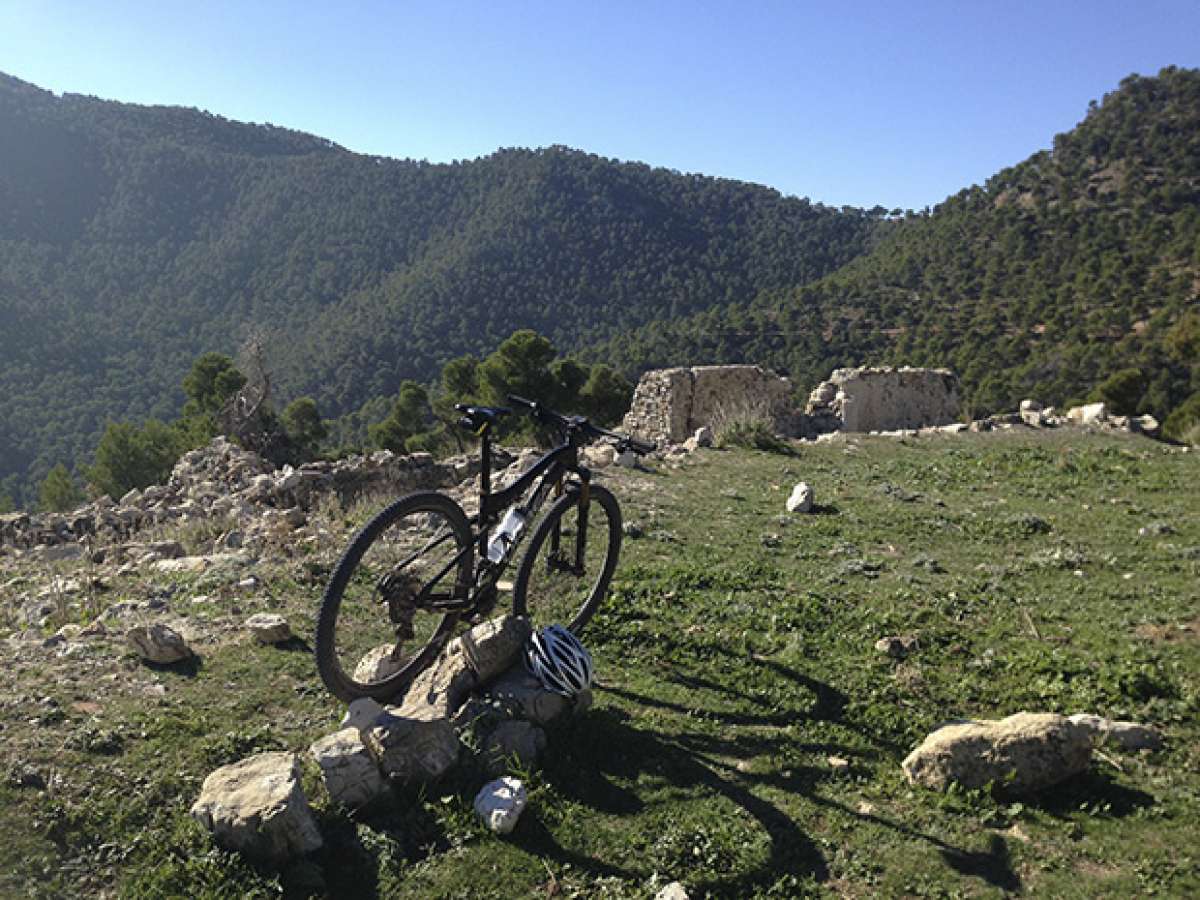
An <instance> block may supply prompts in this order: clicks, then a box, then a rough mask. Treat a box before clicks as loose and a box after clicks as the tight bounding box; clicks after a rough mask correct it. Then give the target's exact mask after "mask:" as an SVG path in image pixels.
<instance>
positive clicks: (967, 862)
mask: <svg viewBox="0 0 1200 900" xmlns="http://www.w3.org/2000/svg"><path fill="white" fill-rule="evenodd" d="M721 652H727V653H729V654H730V655H735V654H734V651H721ZM748 662H749V663H750V664H751V665H757V666H765V667H767V668H769V669H771V670H772V671H773V672H774V673H775V674H777V675H779V676H781V677H783V678H786V679H788V680H789V681H791V682H793V683H794V684H797V685H800V686H801V687H803V688H804V689H805V690H806V692H807V693H809V694H810V695H811V696H812V702H811V704H808V705H805V704H804V703H803V702H800V703H798V704H797V705H796V708H792V709H785V710H781V709H779V708H778V703H775V704H773V705H772V707H771V708H769V709H767V710H765V711H763V712H761V713H755V712H750V711H747V707H750V708H751V709H752V708H753V706H754V705H755V704H762V703H763V701H761V700H760V699H758V698H756V697H754V696H752V695H750V694H748V693H746V692H744V691H742V690H739V689H738V688H736V687H732V686H730V685H728V684H719V683H716V682H714V681H712V680H711V679H709V678H707V677H705V676H703V675H700V674H697V673H694V672H683V673H680V672H675V673H672V674H671V675H669V676H668V679H669V680H670V681H671V682H673V683H676V684H679V685H681V686H684V687H687V688H688V689H690V690H692V691H695V693H696V695H697V697H696V702H693V703H680V702H676V701H675V700H670V699H666V698H663V697H654V696H647V695H646V694H644V693H641V692H637V691H633V690H631V689H629V688H626V687H618V686H608V687H605V688H602V689H601V690H602V691H604V692H607V693H611V694H613V695H614V696H617V697H620V698H622V699H623V700H624V701H626V702H627V703H630V704H634V705H636V706H642V707H647V708H651V709H658V710H664V711H667V712H672V713H677V714H680V715H682V716H686V717H689V718H691V717H698V718H700V719H701V720H702V721H705V722H708V723H715V724H719V725H721V726H727V727H724V728H722V729H720V730H718V731H716V732H714V731H713V730H712V729H709V728H706V729H699V728H688V727H687V722H686V721H685V722H683V723H680V725H681V726H682V727H679V728H678V729H677V730H672V731H667V730H663V729H656V728H647V727H644V726H642V725H640V724H635V722H634V720H633V719H632V718H631V716H630V715H629V714H628V713H626V712H624V711H622V710H620V709H617V708H612V707H607V708H603V709H600V710H597V711H594V712H593V713H591V714H590V715H589V716H587V717H584V718H582V719H578V720H575V721H573V722H572V723H570V725H569V729H570V733H569V734H564V735H562V736H560V737H559V739H558V740H553V739H552V741H551V744H552V746H554V747H561V748H563V751H562V752H561V753H559V754H555V755H554V756H553V757H552V758H551V759H550V760H548V761H547V762H548V765H547V769H546V777H547V780H548V781H549V782H550V783H551V784H553V785H554V787H555V789H556V790H557V791H559V792H560V793H562V794H564V795H566V796H569V797H571V798H572V799H575V800H576V801H577V802H580V803H583V804H585V805H589V806H593V807H594V808H597V809H601V810H604V811H608V812H616V813H618V814H627V813H637V812H639V811H641V809H642V807H643V806H644V802H643V801H642V800H640V798H638V797H637V795H636V794H634V793H633V792H632V791H629V790H627V789H626V788H624V787H621V783H622V782H631V781H635V780H637V779H639V778H641V777H643V776H647V775H649V776H657V777H658V778H660V779H662V780H663V781H664V782H666V783H667V784H669V785H671V786H672V787H674V788H677V789H678V792H679V793H680V794H687V795H694V794H695V793H697V791H699V792H701V793H703V792H705V791H708V792H712V793H715V794H717V795H719V796H721V797H723V798H725V799H726V800H728V801H729V802H730V803H733V804H736V805H737V806H739V807H741V809H743V810H745V812H747V813H749V815H750V816H751V817H752V818H753V819H754V821H755V822H756V823H757V824H758V827H760V828H761V829H762V830H763V831H764V832H765V833H766V834H767V835H768V836H769V838H770V850H769V851H768V854H767V858H766V859H765V860H763V861H762V862H761V863H760V864H758V865H756V866H754V867H753V868H752V869H749V870H745V871H741V872H737V873H733V874H728V875H724V874H714V873H712V872H705V871H694V872H692V873H691V875H690V876H686V873H680V875H681V877H683V880H685V881H686V882H687V884H688V888H689V890H692V889H694V890H695V891H696V893H697V894H699V895H701V896H706V895H713V896H729V897H739V896H744V895H747V894H752V893H755V892H756V891H761V890H765V889H767V888H769V887H771V886H772V885H776V886H778V885H779V884H780V883H782V882H784V881H785V880H786V879H787V878H788V876H791V877H792V878H794V879H795V880H796V882H802V881H805V880H809V879H811V880H815V881H817V882H821V881H825V880H827V879H828V878H829V869H828V866H827V864H826V861H825V859H824V857H823V856H822V854H821V852H820V850H819V848H818V846H817V844H816V843H815V842H814V841H813V840H812V838H810V837H809V836H808V835H807V834H805V833H804V831H803V830H802V829H801V827H800V825H799V823H798V822H797V821H796V820H795V819H794V818H793V817H792V814H790V813H789V812H787V811H785V810H784V809H782V808H780V806H778V805H777V804H776V803H774V802H772V801H771V800H770V799H768V797H767V796H764V794H765V793H766V792H768V791H774V792H780V793H785V794H792V795H797V796H802V797H804V798H805V799H806V800H808V801H811V802H812V803H814V804H816V805H818V806H828V807H832V808H836V809H838V810H840V811H841V812H843V813H844V814H846V815H848V816H851V817H855V818H858V819H860V820H863V821H864V822H866V821H869V822H872V823H874V824H876V825H879V826H883V827H885V828H889V829H891V830H893V831H896V832H897V833H899V834H901V835H904V836H905V837H907V838H910V839H913V840H916V841H921V842H924V843H926V844H929V845H931V846H932V847H934V848H935V849H936V850H937V851H938V852H939V853H940V855H941V857H942V859H943V860H944V861H945V863H946V865H947V866H948V867H949V868H951V869H953V870H954V871H956V872H958V873H959V874H961V875H963V876H966V877H972V878H979V879H982V880H983V881H985V882H987V883H988V884H990V885H992V886H994V887H997V888H999V889H1001V890H1004V891H1009V892H1018V891H1019V890H1020V889H1021V883H1020V878H1019V876H1018V875H1017V873H1016V871H1015V870H1014V868H1013V865H1012V861H1011V859H1010V855H1009V849H1008V845H1007V843H1006V842H1005V840H1004V838H1003V837H1002V836H1000V835H992V836H990V837H989V839H988V844H987V846H986V848H985V849H980V850H971V849H967V848H965V847H958V846H955V845H953V844H950V843H948V842H946V841H944V840H942V839H941V838H939V837H937V836H936V835H933V834H927V833H924V832H922V831H919V830H917V829H914V828H912V827H910V826H908V825H906V824H904V823H903V822H897V821H892V820H890V819H887V818H884V817H882V816H877V815H873V814H863V813H861V812H858V811H855V810H852V809H850V808H848V807H846V806H844V805H842V804H840V803H837V802H836V801H832V800H829V799H827V798H826V797H824V796H822V793H821V792H819V791H818V788H819V786H820V785H821V784H823V783H827V782H829V781H830V779H832V778H840V777H844V776H840V775H834V774H833V772H832V771H831V770H830V769H827V768H824V767H820V766H813V765H804V764H797V763H794V762H793V763H790V764H788V765H787V767H786V769H783V770H782V771H780V770H776V771H770V772H763V773H760V772H755V771H753V770H750V771H743V770H742V768H741V767H740V766H739V765H738V764H737V763H736V761H737V760H745V759H750V758H756V757H763V756H767V757H773V758H783V759H786V758H788V757H794V756H795V755H796V753H797V752H800V753H812V754H816V755H835V754H836V755H837V756H840V757H843V758H845V759H848V760H850V761H851V768H850V771H849V774H850V775H851V776H853V775H854V774H855V773H856V772H858V774H862V775H864V776H867V777H869V776H870V774H871V769H872V765H871V764H872V763H873V762H877V761H880V760H882V761H884V762H885V763H886V762H887V761H888V760H890V759H893V758H896V757H897V756H898V755H899V753H900V748H899V747H898V746H897V745H895V744H894V743H893V742H890V741H887V740H884V739H882V738H880V737H879V736H878V735H875V734H873V733H870V732H868V731H866V730H864V729H863V728H861V727H860V726H856V725H854V724H853V723H851V722H847V721H846V719H845V710H846V707H847V705H848V698H847V697H846V695H845V694H843V693H842V692H841V691H839V690H838V689H837V688H835V687H833V686H832V685H828V684H825V683H824V682H821V681H819V680H817V679H814V678H812V677H810V676H808V675H806V674H804V673H802V672H799V671H797V670H795V669H793V668H791V667H789V666H786V665H784V664H782V663H779V662H776V661H774V660H769V659H763V658H758V657H751V658H749V659H748ZM730 707H732V708H730ZM805 721H810V722H818V721H819V722H823V723H828V724H836V725H837V726H838V727H839V728H846V729H848V730H851V731H854V732H857V733H858V734H859V735H861V738H862V742H861V743H862V745H866V747H865V749H860V748H859V747H852V746H847V745H845V743H843V742H839V741H837V740H820V741H814V742H810V743H804V742H802V741H798V740H797V738H796V732H795V730H794V729H788V730H786V731H785V730H783V729H784V727H785V726H791V725H795V724H797V723H801V724H802V723H803V722H805ZM821 733H822V735H823V736H824V735H826V734H828V733H829V732H828V730H827V729H823V730H822V732H821ZM853 743H856V744H858V743H859V742H858V741H853ZM860 747H861V745H860ZM614 797H617V798H619V799H618V801H617V802H615V803H614V802H613V798H614ZM550 855H551V856H552V857H553V854H552V853H551V854H550ZM555 858H557V857H555ZM563 861H569V860H565V859H564V860H563ZM571 862H572V865H578V864H579V863H578V862H577V861H571ZM584 867H585V868H586V866H584ZM597 872H598V874H599V870H597ZM643 877H644V876H643Z"/></svg>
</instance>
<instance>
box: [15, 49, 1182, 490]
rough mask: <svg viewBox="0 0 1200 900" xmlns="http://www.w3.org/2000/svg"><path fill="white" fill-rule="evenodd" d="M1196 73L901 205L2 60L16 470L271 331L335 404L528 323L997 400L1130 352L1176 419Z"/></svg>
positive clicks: (310, 386) (33, 475) (424, 372)
mask: <svg viewBox="0 0 1200 900" xmlns="http://www.w3.org/2000/svg"><path fill="white" fill-rule="evenodd" d="M1198 86H1200V73H1198V72H1196V71H1194V70H1182V69H1175V68H1167V69H1164V70H1163V71H1162V72H1160V73H1159V75H1158V76H1154V77H1141V76H1131V77H1130V78H1128V79H1125V81H1123V82H1122V84H1121V86H1120V87H1119V88H1118V89H1117V90H1115V91H1113V92H1112V93H1110V94H1109V95H1107V96H1106V97H1105V99H1104V101H1103V103H1102V104H1095V103H1094V104H1092V106H1091V108H1090V109H1089V111H1088V113H1087V115H1086V116H1085V117H1084V119H1083V120H1082V121H1081V122H1080V123H1079V124H1077V125H1076V126H1075V128H1074V129H1072V130H1071V131H1068V132H1064V133H1063V134H1061V135H1059V136H1058V137H1057V138H1055V143H1054V149H1052V150H1048V151H1040V152H1039V153H1036V154H1034V155H1033V156H1031V157H1030V158H1029V159H1027V160H1025V161H1024V162H1021V163H1018V164H1016V165H1014V166H1012V167H1009V168H1006V169H1003V170H1001V172H999V173H997V174H996V175H995V176H993V177H992V178H991V179H988V181H987V182H986V183H985V184H984V185H982V186H980V185H976V186H972V187H969V188H965V189H964V190H963V191H960V192H959V193H958V194H956V195H954V196H952V197H950V198H947V200H946V201H944V202H943V203H941V204H938V205H937V206H936V207H935V208H934V209H933V210H930V211H928V212H927V213H922V214H917V215H914V216H908V217H904V218H895V219H894V218H893V217H891V216H890V215H889V214H887V213H886V211H884V210H883V209H882V208H881V207H876V208H875V209H873V210H870V211H867V210H856V209H852V208H849V207H842V208H841V209H834V208H832V207H827V206H825V205H823V204H820V203H813V202H811V201H809V200H807V199H805V198H796V197H787V196H784V195H782V194H780V193H779V192H778V191H776V190H774V189H771V188H766V187H762V186H757V185H753V184H749V183H746V182H739V181H734V180H731V179H722V178H710V177H707V176H699V175H682V174H680V173H678V172H674V171H672V170H668V169H663V168H654V167H651V166H649V165H646V164H644V163H635V162H619V161H614V160H610V159H605V158H603V157H600V156H596V155H594V154H588V153H585V152H583V151H577V150H570V149H569V148H563V147H550V148H543V149H538V150H524V149H513V148H507V149H504V148H502V149H500V150H497V151H496V152H495V153H492V154H489V155H488V156H485V157H480V158H479V159H477V160H472V161H467V162H453V163H439V164H434V163H428V162H417V161H412V160H394V159H387V158H382V157H371V156H364V155H361V154H356V153H353V152H351V151H348V150H345V149H344V148H341V147H338V146H337V145H336V144H333V143H332V142H329V141H326V140H325V139H323V138H318V137H315V136H311V135H305V134H303V133H301V132H292V131H290V130H288V129H278V128H275V127H274V126H260V125H248V124H244V123H237V122H231V121H229V120H225V119H222V118H221V117H219V116H213V115H212V114H209V113H201V112H198V111H195V110H188V109H186V108H182V107H139V106H133V105H130V104H122V103H119V102H116V101H100V100H94V99H92V98H87V97H82V96H81V95H74V94H71V95H64V96H63V97H56V96H55V95H53V94H50V93H49V92H45V91H42V90H41V89H40V88H36V87H34V86H31V85H27V84H25V83H24V82H20V81H18V80H16V79H12V78H7V77H0V315H3V321H4V324H5V328H4V329H2V330H0V422H2V423H3V424H4V426H5V427H4V428H3V429H0V479H3V478H5V477H7V479H8V481H7V485H8V487H9V489H10V492H12V490H13V488H14V487H16V486H17V481H19V480H23V481H28V480H29V479H33V480H36V479H38V478H40V477H41V476H42V475H43V474H44V473H45V472H46V471H47V470H48V469H49V468H50V466H51V465H53V464H54V463H56V462H60V461H67V462H71V463H74V464H78V463H80V462H83V461H85V460H86V459H87V458H88V454H89V452H90V450H91V448H92V446H94V443H95V440H96V438H97V436H98V434H99V432H100V431H101V430H102V429H103V426H104V423H105V421H106V420H109V419H137V420H140V419H144V418H146V417H148V416H157V417H160V418H167V417H171V416H173V415H175V414H176V413H177V412H178V409H179V406H180V404H181V402H182V396H181V395H179V394H178V390H177V388H176V385H178V384H179V383H180V379H181V377H182V375H183V373H184V372H186V370H187V368H188V366H189V365H190V363H191V361H192V360H193V359H194V358H195V357H196V356H197V355H199V354H200V353H201V352H204V351H207V350H218V351H221V352H226V353H231V354H232V353H234V352H235V351H236V350H237V347H238V345H239V344H240V343H241V342H242V341H243V340H244V338H245V337H246V336H248V335H251V334H256V335H259V336H263V335H265V336H266V338H267V341H266V344H267V347H268V354H267V355H268V359H267V361H268V364H269V365H270V367H271V369H272V371H273V372H274V373H275V376H276V378H275V384H276V387H277V389H278V392H279V397H280V399H281V400H283V401H286V400H287V399H290V398H291V397H294V396H298V395H301V394H311V395H313V396H314V397H316V399H317V400H318V402H319V404H320V407H321V411H322V412H323V413H324V414H326V415H340V414H344V413H348V412H352V411H354V410H355V409H358V408H359V407H361V406H362V404H363V403H364V402H366V401H368V400H370V399H372V398H374V397H378V396H380V395H385V394H389V393H391V392H394V391H395V389H396V387H397V386H398V384H399V382H400V381H401V380H402V379H404V378H417V379H419V380H428V379H430V378H431V377H433V375H435V374H436V372H437V370H438V368H439V367H440V366H441V365H442V364H444V363H445V362H446V361H447V360H448V359H450V358H452V357H455V356H458V355H461V354H464V353H474V354H476V355H483V354H486V353H488V352H490V351H491V350H492V349H494V347H495V346H496V345H497V344H498V343H499V342H500V341H501V340H503V339H504V338H505V337H507V336H508V334H510V333H511V332H512V331H513V330H515V329H517V328H523V327H525V328H534V329H537V330H539V331H541V332H542V333H544V334H546V335H547V336H548V337H550V338H551V339H552V340H553V341H554V342H555V344H556V346H558V348H559V350H560V351H563V352H569V353H576V354H582V355H585V356H590V357H591V358H606V359H611V360H613V361H616V362H618V363H620V364H621V365H622V367H623V368H624V369H625V370H626V371H627V372H628V373H629V374H631V375H632V374H636V372H637V371H638V370H641V369H644V368H647V367H651V366H656V365H662V364H671V363H689V364H690V363H695V362H697V361H700V362H721V361H751V362H760V363H765V364H769V365H773V366H776V367H778V368H782V369H785V370H787V371H789V372H791V373H792V374H793V376H795V377H796V378H797V380H798V381H800V382H804V381H806V380H807V381H812V382H813V383H815V382H816V381H818V380H820V379H821V378H823V377H825V376H826V375H827V374H828V370H829V369H830V368H833V367H834V366H838V365H851V364H857V363H894V362H903V363H911V364H929V365H948V366H950V367H952V368H954V369H955V370H956V371H958V372H959V374H960V375H961V376H962V377H963V381H964V384H965V385H966V388H967V391H968V395H969V397H970V398H971V404H972V406H973V407H974V410H973V411H974V412H976V413H983V412H987V411H990V410H993V409H996V408H999V407H1002V406H1009V407H1011V406H1013V405H1015V403H1016V402H1017V400H1019V399H1020V397H1021V396H1024V395H1026V394H1033V395H1036V396H1038V397H1039V398H1040V399H1043V400H1044V401H1046V402H1062V401H1065V400H1067V399H1077V398H1078V397H1080V396H1081V395H1083V394H1085V393H1087V392H1089V391H1092V390H1094V389H1096V388H1097V385H1099V384H1100V382H1101V381H1102V380H1103V379H1104V377H1106V376H1107V375H1108V374H1110V373H1112V372H1114V371H1118V370H1120V369H1122V368H1130V367H1132V368H1136V369H1138V370H1139V371H1144V373H1145V378H1146V380H1147V384H1146V385H1145V386H1144V389H1143V390H1142V391H1141V393H1140V395H1139V397H1138V398H1137V403H1138V405H1139V410H1138V411H1150V412H1155V413H1156V414H1158V415H1162V414H1164V413H1165V412H1167V411H1168V410H1169V409H1171V408H1172V407H1174V406H1176V405H1178V404H1179V403H1180V402H1181V401H1182V400H1183V399H1184V398H1185V397H1186V396H1188V394H1189V393H1194V392H1195V391H1196V390H1197V389H1198V388H1200V385H1197V384H1196V380H1197V376H1196V374H1195V365H1194V360H1189V359H1187V358H1186V355H1187V354H1186V352H1184V354H1183V358H1181V356H1180V353H1178V352H1175V351H1174V350H1171V349H1170V348H1171V347H1175V348H1179V347H1184V348H1188V347H1190V346H1191V344H1190V343H1189V342H1188V339H1187V335H1186V334H1184V335H1183V336H1182V338H1180V335H1178V334H1176V332H1178V331H1179V329H1180V328H1182V327H1183V326H1185V325H1188V322H1189V321H1190V320H1189V318H1188V317H1189V316H1191V315H1193V314H1194V310H1195V308H1196V305H1197V304H1196V296H1197V293H1196V287H1195V285H1197V284H1200V274H1198V273H1200V238H1197V235H1198V234H1200V214H1197V212H1196V207H1197V206H1198V205H1200V189H1198V188H1197V185H1200V162H1198V160H1200V149H1198V143H1200V137H1198V135H1200V111H1198V110H1200V99H1198V98H1200V87H1198ZM1181 323H1182V324H1181ZM1189 327H1190V326H1189ZM1197 327H1200V325H1198V326H1197ZM1185 330H1186V329H1185ZM25 495H26V496H28V493H27V491H26V493H25Z"/></svg>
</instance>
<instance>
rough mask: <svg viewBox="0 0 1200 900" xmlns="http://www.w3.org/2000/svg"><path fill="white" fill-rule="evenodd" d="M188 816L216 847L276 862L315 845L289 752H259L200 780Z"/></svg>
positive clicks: (318, 841) (314, 829) (318, 842)
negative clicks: (203, 830) (209, 835)
mask: <svg viewBox="0 0 1200 900" xmlns="http://www.w3.org/2000/svg"><path fill="white" fill-rule="evenodd" d="M192 816H193V817H194V818H195V819H197V820H198V821H199V822H200V823H201V824H202V825H204V827H205V828H207V829H208V830H209V831H211V832H212V833H213V836H214V838H215V839H216V840H217V842H218V843H220V844H221V845H222V846H225V847H228V848H230V849H233V850H240V851H241V852H242V853H245V854H246V855H247V856H250V857H252V858H254V859H258V860H264V861H267V862H273V863H280V862H284V861H286V860H287V859H289V858H291V857H293V856H299V855H301V854H304V853H310V852H312V851H314V850H317V849H319V848H320V847H321V833H320V831H318V830H317V823H316V821H315V820H314V819H313V816H312V810H311V809H310V808H309V805H308V799H307V798H306V797H305V796H304V791H303V790H302V789H301V787H300V768H299V765H298V760H297V758H296V755H295V754H294V753H261V754H259V755H257V756H252V757H250V758H249V759H244V760H242V761H241V762H237V763H234V764H233V765H229V766H222V767H221V768H219V769H217V770H216V771H215V772H213V773H212V774H211V775H209V776H208V777H207V778H206V779H204V785H203V786H202V787H201V789H200V797H199V799H197V800H196V802H195V803H194V804H193V805H192Z"/></svg>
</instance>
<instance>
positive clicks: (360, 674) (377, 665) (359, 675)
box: [354, 644, 403, 683]
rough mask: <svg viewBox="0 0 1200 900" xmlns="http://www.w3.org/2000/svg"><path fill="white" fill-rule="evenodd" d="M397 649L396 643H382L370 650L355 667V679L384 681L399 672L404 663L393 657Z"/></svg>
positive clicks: (365, 681)
mask: <svg viewBox="0 0 1200 900" xmlns="http://www.w3.org/2000/svg"><path fill="white" fill-rule="evenodd" d="M395 649H396V645H395V644H380V645H379V646H378V647H375V648H374V649H372V650H368V651H367V652H366V653H365V654H363V657H362V659H360V660H359V661H358V664H357V665H355V667H354V680H355V681H359V682H363V683H369V682H372V681H383V680H384V679H385V678H389V677H390V676H392V675H395V674H396V673H397V672H399V671H400V669H401V667H402V666H403V663H402V662H401V661H399V660H394V659H392V651H394V650H395Z"/></svg>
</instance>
